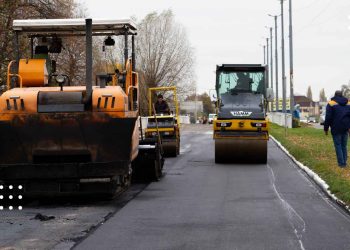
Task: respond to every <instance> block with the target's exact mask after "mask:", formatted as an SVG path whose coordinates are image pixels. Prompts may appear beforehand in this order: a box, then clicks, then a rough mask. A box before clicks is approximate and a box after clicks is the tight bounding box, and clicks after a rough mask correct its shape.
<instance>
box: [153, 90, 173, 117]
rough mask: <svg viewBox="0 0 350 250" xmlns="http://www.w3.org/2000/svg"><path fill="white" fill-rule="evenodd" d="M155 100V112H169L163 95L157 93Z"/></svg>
mask: <svg viewBox="0 0 350 250" xmlns="http://www.w3.org/2000/svg"><path fill="white" fill-rule="evenodd" d="M157 97H158V100H157V102H156V103H155V104H154V109H155V110H156V114H170V109H169V105H168V103H167V102H166V101H165V100H164V99H163V96H162V95H161V94H159V95H158V96H157Z"/></svg>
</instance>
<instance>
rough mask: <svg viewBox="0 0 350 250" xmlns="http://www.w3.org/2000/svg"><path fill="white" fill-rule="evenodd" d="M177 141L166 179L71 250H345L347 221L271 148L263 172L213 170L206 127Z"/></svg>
mask: <svg viewBox="0 0 350 250" xmlns="http://www.w3.org/2000/svg"><path fill="white" fill-rule="evenodd" d="M199 126H202V127H199ZM203 128H206V130H203ZM183 135H184V136H183V139H182V151H183V152H182V155H181V156H179V157H178V158H176V159H170V160H168V161H167V166H166V168H167V170H166V172H167V173H166V176H165V177H164V178H163V179H162V180H161V181H160V182H157V183H152V184H150V185H149V186H148V187H147V188H146V189H145V190H144V191H142V193H140V194H139V195H138V196H136V198H134V199H133V200H131V201H130V202H129V203H128V204H127V205H126V206H124V207H123V208H122V209H121V210H119V212H117V213H116V214H115V215H114V216H113V217H112V218H110V219H109V220H108V221H107V222H106V223H105V224H103V225H102V226H100V227H99V228H98V229H97V230H96V231H94V232H93V233H91V234H90V235H89V237H87V238H86V239H85V240H83V241H82V242H81V243H80V244H78V245H77V246H76V249H84V250H85V249H152V250H156V249H318V250H319V249H350V219H349V216H348V215H346V214H345V213H344V212H343V211H342V210H341V209H339V208H338V207H337V206H336V205H334V204H333V203H332V202H330V201H329V200H328V199H327V198H326V197H325V196H324V195H323V193H322V192H321V191H319V189H318V188H317V187H316V186H315V185H314V184H313V183H312V182H311V181H310V180H309V179H308V178H307V177H305V175H304V174H303V173H302V172H301V171H300V170H299V169H298V168H297V167H296V166H295V165H294V164H293V163H292V162H291V161H290V160H289V159H288V158H287V157H286V155H285V154H283V153H282V151H281V150H280V149H278V148H277V147H276V145H275V144H274V143H273V142H270V143H269V160H268V164H267V165H234V164H232V165H218V164H215V163H214V158H213V156H214V155H213V154H214V153H213V152H214V145H213V141H212V136H211V134H210V131H209V126H203V125H197V126H196V127H191V128H189V129H186V130H185V131H184V132H183Z"/></svg>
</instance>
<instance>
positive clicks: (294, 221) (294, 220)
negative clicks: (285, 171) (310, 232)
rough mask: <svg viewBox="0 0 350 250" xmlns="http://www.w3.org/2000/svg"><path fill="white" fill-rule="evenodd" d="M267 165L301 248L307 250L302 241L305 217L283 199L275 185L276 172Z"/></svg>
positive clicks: (274, 187)
mask: <svg viewBox="0 0 350 250" xmlns="http://www.w3.org/2000/svg"><path fill="white" fill-rule="evenodd" d="M266 166H267V168H268V170H269V172H270V174H269V176H270V181H271V185H272V188H273V190H274V192H275V194H276V196H277V197H278V199H279V200H280V202H281V204H282V208H283V209H284V210H285V211H286V212H287V216H288V221H289V224H290V225H291V226H292V228H293V229H294V234H295V236H296V237H297V239H298V242H299V245H300V249H301V250H305V248H304V245H303V242H302V238H303V233H305V231H306V223H305V221H304V220H303V218H302V217H301V216H300V215H299V214H298V213H297V211H295V209H294V208H293V207H292V206H291V205H290V204H289V203H288V202H287V201H286V200H285V199H283V197H282V195H281V194H280V193H279V192H278V190H277V188H276V185H275V181H276V177H275V173H274V172H273V169H272V168H271V167H270V165H269V164H267V165H266Z"/></svg>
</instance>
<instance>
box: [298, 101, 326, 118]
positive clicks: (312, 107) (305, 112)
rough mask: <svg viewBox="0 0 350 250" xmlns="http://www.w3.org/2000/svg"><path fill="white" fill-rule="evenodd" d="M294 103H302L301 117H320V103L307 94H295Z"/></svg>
mask: <svg viewBox="0 0 350 250" xmlns="http://www.w3.org/2000/svg"><path fill="white" fill-rule="evenodd" d="M294 104H295V105H296V104H299V105H300V111H301V113H300V116H301V119H303V118H304V119H307V118H308V117H312V116H313V117H319V115H320V105H319V103H318V102H314V101H313V100H311V99H309V98H308V97H306V96H303V95H300V96H297V95H296V96H294Z"/></svg>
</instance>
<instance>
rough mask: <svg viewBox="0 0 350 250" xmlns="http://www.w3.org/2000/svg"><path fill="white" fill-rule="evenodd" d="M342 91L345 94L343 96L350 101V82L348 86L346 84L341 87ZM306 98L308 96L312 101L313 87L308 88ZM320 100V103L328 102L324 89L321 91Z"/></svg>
mask: <svg viewBox="0 0 350 250" xmlns="http://www.w3.org/2000/svg"><path fill="white" fill-rule="evenodd" d="M341 91H342V92H343V95H344V96H345V97H346V98H349V99H350V81H349V83H348V84H344V85H342V86H341ZM306 96H307V97H308V98H309V99H310V100H312V90H311V86H309V87H308V89H307V92H306ZM319 100H320V102H327V97H326V94H325V91H324V88H323V89H321V91H320V96H319Z"/></svg>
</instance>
